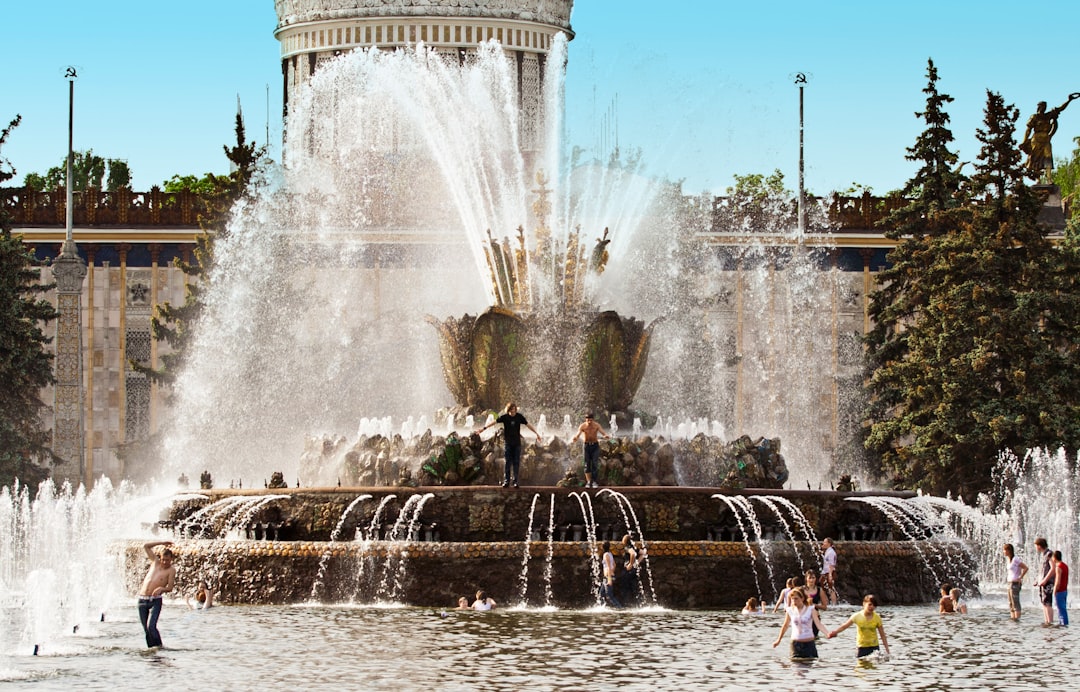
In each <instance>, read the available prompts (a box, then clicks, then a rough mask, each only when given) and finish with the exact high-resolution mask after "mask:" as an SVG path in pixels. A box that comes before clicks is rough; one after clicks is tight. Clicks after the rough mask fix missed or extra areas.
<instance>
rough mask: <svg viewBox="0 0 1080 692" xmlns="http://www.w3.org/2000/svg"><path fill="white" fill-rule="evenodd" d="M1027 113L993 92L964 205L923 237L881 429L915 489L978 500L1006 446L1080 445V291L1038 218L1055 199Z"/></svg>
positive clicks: (878, 442)
mask: <svg viewBox="0 0 1080 692" xmlns="http://www.w3.org/2000/svg"><path fill="white" fill-rule="evenodd" d="M1017 116H1018V111H1017V110H1016V108H1015V107H1013V106H1011V105H1006V104H1005V103H1004V101H1003V100H1002V98H1001V96H1000V95H999V94H995V93H993V92H988V94H987V104H986V111H985V117H984V122H983V127H982V128H980V129H978V130H977V132H976V136H977V138H978V140H979V141H980V143H981V144H982V146H981V149H980V153H979V158H978V161H977V162H976V168H975V173H974V174H973V175H972V177H971V179H970V181H968V186H967V191H966V194H965V199H966V202H965V205H964V206H963V207H954V208H952V209H948V210H946V211H945V212H944V213H943V214H942V215H941V216H940V217H939V220H940V222H941V224H940V226H939V227H938V228H937V231H938V232H936V233H933V234H929V235H927V237H926V238H925V244H924V246H923V247H922V248H920V253H921V254H922V255H923V260H922V261H921V262H920V263H919V271H920V274H921V278H920V279H919V283H920V286H919V287H918V288H917V290H916V291H914V293H915V295H917V297H918V303H917V304H918V311H917V312H915V313H912V314H911V315H910V316H909V317H910V319H909V321H908V322H907V323H906V324H905V327H906V331H905V336H904V352H903V356H904V360H903V366H902V367H899V368H894V369H895V370H896V371H897V372H898V373H899V374H897V375H896V376H895V377H893V378H892V379H891V380H890V381H889V383H890V385H891V386H895V387H898V388H901V389H902V390H903V391H904V395H903V397H902V398H901V399H900V402H901V403H900V405H899V406H898V407H897V408H896V409H894V411H893V412H892V413H893V415H892V416H891V417H890V419H889V420H887V421H878V422H875V423H874V424H873V425H872V430H871V434H870V438H869V440H868V444H869V445H873V446H874V447H875V448H877V449H879V450H880V451H882V453H883V457H884V458H885V461H886V463H887V464H888V465H889V466H891V467H892V468H893V470H894V471H895V472H896V473H897V474H898V476H899V477H900V479H901V481H902V483H903V484H904V485H907V486H909V487H920V488H923V489H925V490H929V491H931V492H935V493H944V492H946V491H953V492H957V493H960V494H962V495H964V496H965V497H970V498H974V497H975V496H976V495H977V494H978V493H979V492H984V491H987V490H989V489H990V484H991V470H992V468H993V466H994V464H995V463H996V460H997V457H998V454H999V453H1000V452H1001V451H1003V450H1009V451H1011V452H1013V453H1015V454H1017V455H1020V456H1022V455H1023V454H1024V452H1025V451H1026V450H1028V449H1032V448H1037V447H1041V446H1050V447H1057V446H1061V445H1064V446H1066V447H1067V448H1070V449H1076V444H1077V441H1078V440H1080V437H1078V432H1080V430H1078V427H1080V426H1078V424H1077V413H1078V411H1077V404H1076V402H1077V401H1078V398H1077V394H1078V393H1080V392H1078V390H1077V385H1076V382H1077V381H1078V380H1077V375H1078V374H1080V373H1077V367H1076V365H1074V364H1073V361H1075V358H1073V357H1072V354H1074V353H1075V343H1076V329H1075V327H1074V326H1073V322H1074V320H1073V315H1074V314H1075V312H1073V310H1074V309H1075V306H1074V305H1073V302H1074V301H1075V297H1074V296H1075V293H1074V291H1073V290H1072V289H1071V288H1070V287H1069V286H1068V285H1067V284H1064V283H1063V282H1062V274H1063V269H1064V265H1063V261H1062V257H1063V255H1062V253H1060V252H1058V251H1057V250H1056V249H1055V248H1054V247H1053V245H1052V244H1051V243H1050V242H1049V240H1048V238H1047V233H1048V230H1049V229H1047V228H1046V227H1043V226H1040V225H1039V223H1038V215H1039V211H1040V208H1041V206H1042V200H1041V198H1040V197H1039V195H1038V194H1037V193H1036V192H1035V191H1034V190H1033V189H1032V188H1029V187H1028V186H1027V184H1026V183H1025V179H1024V170H1023V168H1022V166H1021V163H1020V158H1021V156H1020V151H1019V150H1018V149H1017V146H1016V141H1015V137H1014V135H1015V129H1016V119H1017ZM890 367H893V364H892V363H886V364H885V365H884V366H883V369H888V368H890ZM878 375H879V373H877V372H875V373H874V378H875V380H878V381H881V380H880V378H879V377H878Z"/></svg>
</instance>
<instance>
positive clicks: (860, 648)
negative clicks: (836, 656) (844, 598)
mask: <svg viewBox="0 0 1080 692" xmlns="http://www.w3.org/2000/svg"><path fill="white" fill-rule="evenodd" d="M823 547H825V548H826V551H829V550H832V549H833V548H832V541H831V540H829V539H826V543H825V544H824V546H823ZM824 565H825V566H824V568H823V569H822V573H821V576H820V578H819V576H818V573H817V572H816V571H814V570H806V572H805V574H804V575H803V580H802V583H801V584H800V583H799V579H798V578H797V577H791V578H789V579H788V580H787V583H786V585H785V587H784V589H783V591H781V592H780V595H779V597H778V598H777V599H776V604H775V605H774V606H773V609H772V612H774V613H775V612H777V611H779V610H780V609H781V608H783V609H784V622H783V624H781V625H780V633H779V634H777V635H776V640H775V641H773V644H772V645H773V647H777V646H779V645H780V642H782V641H783V640H784V635H785V634H786V633H787V631H788V629H789V628H790V629H791V657H792V658H793V659H795V660H812V659H815V658H817V657H818V652H817V640H818V637H819V636H820V635H821V634H824V635H825V636H826V637H828V638H829V639H832V638H833V637H835V636H836V635H838V634H840V633H841V632H843V631H844V630H846V629H848V628H849V627H851V626H852V625H854V626H855V628H856V635H855V645H856V647H857V650H856V654H855V655H856V656H857V657H858V658H864V657H866V656H869V655H871V654H878V653H879V652H880V650H881V647H883V646H884V647H885V654H886V655H888V654H889V640H888V637H887V636H886V634H885V625H884V624H883V623H882V620H881V615H879V614H878V612H877V607H878V599H877V596H875V595H874V594H866V596H864V597H863V601H862V609H861V610H858V611H856V612H855V613H854V614H853V615H851V617H849V618H848V619H847V620H845V621H844V623H843V624H842V625H840V626H839V627H837V628H836V629H834V630H831V631H830V630H829V628H828V627H826V626H825V625H824V623H822V621H821V616H820V614H819V613H820V612H822V611H825V610H827V609H828V607H829V605H830V603H832V604H835V603H836V591H835V576H836V558H835V551H834V550H833V552H832V554H831V555H828V556H827V557H826V558H825V562H824ZM830 592H831V593H832V595H831V596H830ZM765 611H766V607H765V604H764V603H760V602H758V599H757V598H750V599H749V600H747V602H746V606H745V607H744V608H743V610H742V612H743V613H744V614H753V613H764V612H765Z"/></svg>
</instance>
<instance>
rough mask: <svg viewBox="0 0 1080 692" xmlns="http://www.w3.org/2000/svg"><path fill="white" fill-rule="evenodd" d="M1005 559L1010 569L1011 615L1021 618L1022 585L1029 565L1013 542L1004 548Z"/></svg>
mask: <svg viewBox="0 0 1080 692" xmlns="http://www.w3.org/2000/svg"><path fill="white" fill-rule="evenodd" d="M1003 550H1004V552H1005V559H1006V560H1007V561H1008V565H1007V568H1008V571H1009V579H1008V581H1009V617H1011V618H1012V619H1013V620H1019V619H1020V610H1021V606H1020V586H1021V585H1022V584H1023V583H1024V575H1025V574H1027V571H1028V566H1027V565H1025V564H1024V562H1023V561H1022V560H1021V559H1020V556H1019V555H1017V554H1016V551H1015V550H1014V549H1013V544H1012V543H1006V544H1005V547H1004V548H1003Z"/></svg>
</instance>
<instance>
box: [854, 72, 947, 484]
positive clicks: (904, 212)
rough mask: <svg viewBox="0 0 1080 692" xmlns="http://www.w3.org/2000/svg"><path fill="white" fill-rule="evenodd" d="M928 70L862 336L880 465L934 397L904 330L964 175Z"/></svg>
mask: <svg viewBox="0 0 1080 692" xmlns="http://www.w3.org/2000/svg"><path fill="white" fill-rule="evenodd" d="M926 76H927V84H926V87H925V88H924V89H923V93H925V94H926V107H925V109H924V110H923V111H922V112H921V113H920V112H917V113H916V114H915V116H916V117H918V118H921V119H922V120H923V121H924V122H925V123H926V129H925V130H923V132H922V133H921V134H920V135H919V136H918V137H917V138H916V140H915V144H914V145H913V146H911V147H909V148H908V149H907V154H906V156H905V158H906V159H907V160H909V161H916V162H919V164H920V165H919V169H918V171H917V172H916V173H915V175H914V177H912V178H911V179H910V180H908V181H907V183H906V184H905V185H904V187H903V189H902V190H901V191H900V196H901V197H902V198H903V199H907V200H909V201H908V204H906V205H905V206H903V207H901V208H899V209H897V210H896V211H894V212H893V213H892V214H890V215H889V217H888V218H887V219H886V220H885V221H883V225H884V226H885V228H886V230H885V235H886V237H888V238H891V239H893V240H895V241H897V245H896V246H895V247H894V248H893V250H892V251H891V252H890V253H889V255H888V261H889V266H888V267H886V268H885V269H884V270H883V271H881V272H879V273H878V275H877V277H876V280H877V284H878V288H877V290H876V291H875V292H874V293H873V294H872V295H871V296H870V307H869V313H870V317H871V318H872V320H873V325H874V326H873V328H872V329H871V331H870V332H869V334H867V336H866V347H867V364H868V368H869V375H868V377H867V379H866V382H867V389H868V397H867V399H868V402H869V409H868V411H867V414H866V422H867V424H868V425H867V427H866V428H865V429H866V431H867V435H868V437H867V441H866V446H867V448H868V449H871V450H873V451H875V452H876V453H877V457H878V461H879V463H880V465H881V468H880V469H879V470H881V471H882V472H893V471H899V470H900V469H902V468H903V467H904V466H905V461H906V450H905V449H904V447H903V445H902V442H901V441H902V440H903V439H904V438H905V437H906V436H907V435H908V434H909V432H910V430H911V429H912V428H914V427H917V426H918V425H920V424H921V423H924V422H925V421H927V420H928V419H929V416H930V415H931V410H932V401H931V400H930V399H928V398H927V397H926V394H927V387H931V386H932V385H933V383H932V382H925V381H924V380H925V378H926V376H927V373H926V372H925V371H924V370H923V369H922V367H921V363H920V362H918V360H917V359H916V358H915V357H914V356H913V355H912V353H911V347H910V344H909V338H910V336H911V332H910V331H909V330H910V328H911V327H912V325H915V324H917V323H918V322H919V320H920V319H921V318H922V317H923V315H924V311H925V308H926V305H927V300H928V292H929V290H930V289H931V288H932V286H931V284H930V279H929V277H928V276H927V274H926V271H927V268H928V263H929V262H930V260H931V258H930V255H929V253H928V246H929V244H930V243H931V241H932V239H933V238H935V237H939V236H941V235H943V234H944V233H946V232H947V231H948V229H949V227H950V224H951V223H952V222H953V219H952V215H953V214H954V213H955V210H957V209H958V208H959V207H960V206H961V204H962V202H963V197H962V193H961V188H962V185H963V183H964V177H963V176H962V175H961V174H960V172H959V171H958V170H957V169H956V161H957V157H956V154H955V153H954V152H953V151H952V150H950V148H949V146H950V144H951V143H952V141H953V135H952V131H951V130H950V129H949V115H948V113H947V112H946V111H945V106H946V105H947V104H948V103H951V102H952V100H953V99H952V97H951V96H949V95H948V94H942V93H940V92H939V91H938V88H937V83H938V79H939V77H938V72H937V68H936V67H935V66H934V61H933V60H928V61H927V69H926ZM901 475H903V474H901ZM901 482H903V481H902V479H901Z"/></svg>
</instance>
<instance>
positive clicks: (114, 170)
mask: <svg viewBox="0 0 1080 692" xmlns="http://www.w3.org/2000/svg"><path fill="white" fill-rule="evenodd" d="M106 172H108V186H107V187H104V188H103V187H102V183H103V182H104V181H105V180H106ZM71 176H72V179H73V180H74V181H75V184H74V186H73V188H72V189H74V190H86V189H88V188H91V187H93V188H97V189H99V190H100V189H105V190H119V189H122V188H128V187H131V169H130V168H129V167H128V164H127V161H123V160H121V159H104V158H102V157H100V156H98V155H97V154H95V153H94V150H93V149H87V150H86V151H76V152H72V159H71ZM66 183H67V157H64V160H63V161H61V162H60V165H59V166H53V167H52V168H50V169H49V170H48V171H46V172H45V175H41V174H40V173H27V174H26V177H25V179H24V180H23V185H25V186H26V187H29V188H30V189H32V190H36V191H37V192H55V191H56V190H61V189H63V188H64V187H65V186H66Z"/></svg>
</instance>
